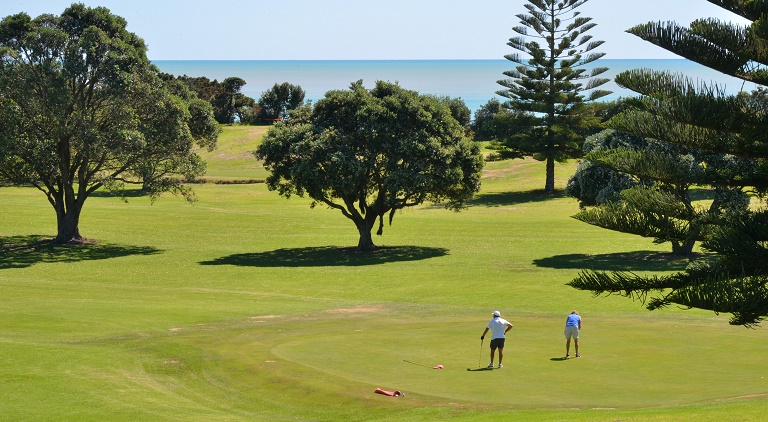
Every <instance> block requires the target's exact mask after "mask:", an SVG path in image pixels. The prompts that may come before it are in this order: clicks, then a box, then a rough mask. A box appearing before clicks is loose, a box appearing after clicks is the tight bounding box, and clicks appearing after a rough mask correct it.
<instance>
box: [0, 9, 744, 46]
mask: <svg viewBox="0 0 768 422" xmlns="http://www.w3.org/2000/svg"><path fill="white" fill-rule="evenodd" d="M72 2H73V1H59V0H27V1H25V0H3V1H2V2H0V16H2V17H4V16H7V15H11V14H15V13H19V12H22V11H23V12H26V13H27V14H29V15H30V16H33V17H35V16H38V15H40V14H42V13H53V14H56V15H58V14H60V13H61V12H62V11H63V10H64V9H65V8H66V7H67V6H69V5H70V4H71V3H72ZM80 2H81V3H84V4H86V5H88V6H105V7H107V8H109V9H110V10H111V11H112V12H113V13H114V14H117V15H119V16H122V17H124V18H125V19H126V20H127V21H128V29H129V30H130V31H132V32H135V33H136V34H138V35H139V36H140V37H142V38H143V39H144V40H145V41H146V42H147V45H148V46H149V53H148V55H149V58H150V59H151V60H355V59H359V60H363V59H382V60H409V59H502V58H503V56H504V55H505V54H508V53H511V52H513V50H512V49H511V48H510V47H508V46H507V45H506V42H507V40H508V39H509V38H510V37H512V36H514V35H515V33H514V32H512V30H511V28H512V27H513V26H517V25H518V19H517V17H516V16H515V15H517V14H520V13H524V12H525V11H526V10H525V8H524V7H523V5H524V4H525V1H524V0H471V1H468V0H464V1H458V0H271V1H265V0H229V1H218V2H214V1H209V0H186V1H167V0H80ZM577 10H579V11H581V13H582V16H588V17H592V18H593V22H595V23H597V24H598V26H597V27H596V28H594V29H593V30H591V31H590V33H591V34H592V35H593V36H594V37H595V39H598V40H604V41H605V44H604V45H603V46H602V47H601V48H600V50H599V51H602V52H605V53H606V57H605V58H606V59H608V58H611V59H626V58H638V59H644V58H675V57H676V56H674V55H671V54H669V53H667V52H665V51H664V50H662V49H660V48H657V47H654V46H653V45H651V44H650V43H647V42H644V41H642V40H640V39H639V38H637V37H634V36H632V35H629V34H627V33H625V32H624V31H625V30H626V29H627V28H629V27H631V26H633V25H636V24H639V23H645V22H648V21H659V20H662V21H667V20H674V21H677V22H679V23H683V24H688V23H690V22H691V21H692V20H694V19H696V18H700V17H718V18H722V19H726V20H731V21H735V22H743V21H742V20H740V18H738V17H736V16H735V15H732V14H730V13H728V12H726V11H724V10H722V9H720V8H718V7H716V6H713V5H712V4H710V3H709V2H707V1H706V0H589V1H588V2H587V3H585V4H584V5H583V6H581V7H579V8H578V9H577Z"/></svg>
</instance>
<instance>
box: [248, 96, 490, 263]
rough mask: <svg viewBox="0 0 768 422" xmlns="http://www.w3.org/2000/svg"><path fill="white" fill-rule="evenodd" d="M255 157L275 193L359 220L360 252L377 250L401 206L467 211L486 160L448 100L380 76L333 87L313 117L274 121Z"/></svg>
mask: <svg viewBox="0 0 768 422" xmlns="http://www.w3.org/2000/svg"><path fill="white" fill-rule="evenodd" d="M255 155H256V157H257V158H258V159H261V160H264V166H265V167H266V168H267V169H268V170H269V171H270V172H271V174H270V175H269V177H268V178H267V186H268V187H269V189H270V190H277V191H278V192H279V193H280V195H282V196H285V197H290V196H291V195H294V194H296V195H299V196H303V195H305V194H306V195H308V196H309V197H310V198H312V200H313V203H312V206H314V205H316V204H318V203H320V204H325V205H327V206H329V207H331V208H333V209H337V210H339V211H340V212H341V213H342V214H343V215H344V216H345V217H347V218H349V219H350V220H352V221H353V222H354V224H355V226H356V227H357V230H358V233H359V235H360V237H359V242H358V245H357V247H358V249H360V250H369V249H373V248H375V245H374V243H373V239H372V236H371V231H372V229H373V227H374V225H375V224H376V221H377V220H378V222H379V228H378V232H377V234H379V235H380V234H382V230H383V226H384V217H385V216H387V215H388V218H389V222H390V224H391V222H392V218H393V217H394V214H395V212H396V211H397V210H399V209H403V208H405V207H410V206H415V205H419V204H421V203H423V202H425V201H427V200H429V201H433V202H437V203H441V202H444V203H445V206H446V207H447V208H449V209H453V210H459V209H461V208H462V207H463V206H464V204H465V202H466V201H467V200H469V199H470V198H472V196H473V195H474V193H475V192H477V191H478V190H479V188H480V173H481V170H482V166H483V160H482V156H481V154H480V152H479V148H478V146H477V145H476V144H475V143H473V142H471V141H470V140H468V139H466V138H465V136H464V128H463V127H462V126H461V125H460V124H459V123H458V122H457V121H456V120H455V119H454V118H453V117H452V116H451V111H450V109H449V107H448V106H447V105H446V104H445V103H443V102H440V101H439V100H438V99H437V98H434V97H431V96H426V95H419V94H418V93H416V92H414V91H409V90H406V89H403V88H401V87H400V86H398V85H397V84H391V83H386V82H381V81H379V82H377V83H376V86H375V87H374V88H373V89H371V90H367V89H366V88H365V87H364V86H363V85H362V81H358V82H356V83H353V84H352V85H351V86H350V88H349V89H348V90H336V91H329V92H327V93H326V94H325V97H324V98H323V99H321V100H319V101H318V102H317V104H316V105H315V106H314V109H313V110H312V114H311V116H307V115H303V114H302V117H301V118H297V119H293V118H292V119H289V120H288V121H286V122H285V123H282V122H281V123H278V124H276V125H275V126H274V127H272V128H271V129H270V130H269V132H268V133H267V135H266V136H265V137H264V140H263V142H262V144H261V145H260V146H259V147H258V149H257V151H256V152H255Z"/></svg>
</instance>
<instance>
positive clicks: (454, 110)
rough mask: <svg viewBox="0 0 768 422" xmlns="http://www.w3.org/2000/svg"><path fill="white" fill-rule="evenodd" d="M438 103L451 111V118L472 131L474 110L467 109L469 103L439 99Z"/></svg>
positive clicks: (460, 100) (452, 99)
mask: <svg viewBox="0 0 768 422" xmlns="http://www.w3.org/2000/svg"><path fill="white" fill-rule="evenodd" d="M438 101H440V102H443V103H445V105H447V106H448V109H449V110H451V116H453V118H454V119H456V121H457V122H459V124H460V125H461V126H462V127H464V128H465V129H466V130H467V131H469V130H470V123H472V110H470V109H469V107H467V103H465V102H464V100H462V99H461V98H451V97H438Z"/></svg>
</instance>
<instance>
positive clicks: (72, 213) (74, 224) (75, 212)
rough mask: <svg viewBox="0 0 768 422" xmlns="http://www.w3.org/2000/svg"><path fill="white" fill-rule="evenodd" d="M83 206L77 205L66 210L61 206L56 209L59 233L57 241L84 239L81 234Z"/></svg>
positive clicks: (66, 241) (65, 241)
mask: <svg viewBox="0 0 768 422" xmlns="http://www.w3.org/2000/svg"><path fill="white" fill-rule="evenodd" d="M81 210H82V207H80V206H76V207H72V208H69V209H67V210H64V209H63V208H61V207H59V208H57V209H56V217H57V218H56V223H57V230H58V233H57V235H56V240H55V241H56V243H68V242H71V241H73V240H82V236H80V211H81Z"/></svg>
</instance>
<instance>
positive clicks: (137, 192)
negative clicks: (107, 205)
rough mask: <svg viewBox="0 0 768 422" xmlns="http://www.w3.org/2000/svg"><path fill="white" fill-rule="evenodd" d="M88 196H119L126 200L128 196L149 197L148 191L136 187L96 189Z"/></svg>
mask: <svg viewBox="0 0 768 422" xmlns="http://www.w3.org/2000/svg"><path fill="white" fill-rule="evenodd" d="M89 196H91V197H94V198H119V199H123V200H127V199H129V198H143V197H147V198H149V193H147V192H145V191H144V190H142V189H141V188H136V189H124V190H120V191H110V190H106V189H101V190H97V191H96V192H93V193H91V194H90V195H89Z"/></svg>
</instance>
